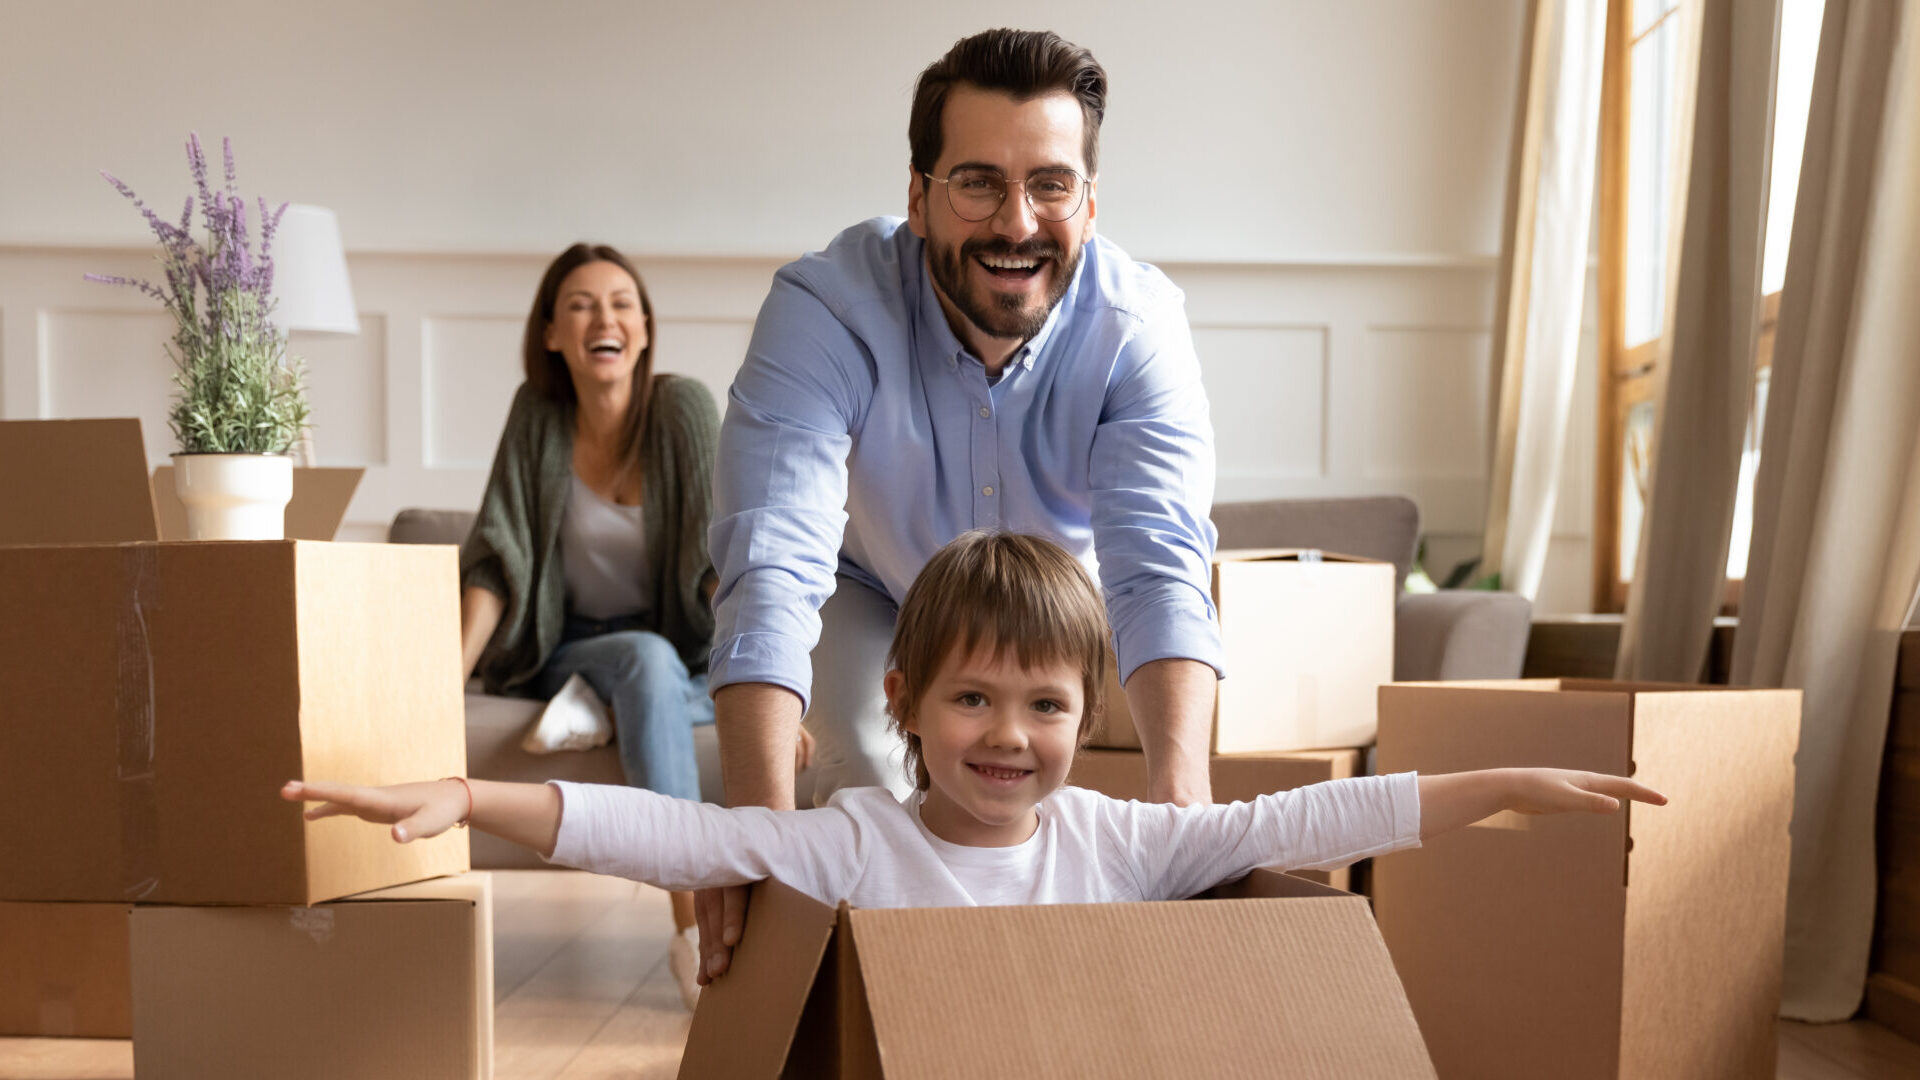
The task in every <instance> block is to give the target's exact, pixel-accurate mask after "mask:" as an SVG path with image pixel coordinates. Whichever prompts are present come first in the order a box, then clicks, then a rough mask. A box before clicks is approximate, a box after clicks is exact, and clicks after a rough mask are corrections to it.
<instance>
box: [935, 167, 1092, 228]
mask: <svg viewBox="0 0 1920 1080" xmlns="http://www.w3.org/2000/svg"><path fill="white" fill-rule="evenodd" d="M1014 183H1018V181H1011V182H1010V181H1008V180H1007V178H1006V177H1005V176H1002V175H1001V174H1000V173H999V172H998V171H996V170H993V169H979V168H962V169H955V170H953V172H951V173H949V174H948V175H947V184H946V187H947V201H948V203H949V204H951V205H952V207H953V212H954V213H955V214H958V215H959V216H960V217H961V219H962V220H965V221H985V220H986V219H988V218H990V217H992V216H993V215H994V212H995V211H997V210H999V209H1000V204H1001V203H1002V202H1003V201H1005V199H1006V197H1007V188H1008V187H1010V186H1012V184H1014ZM1020 186H1021V187H1022V188H1024V189H1025V190H1026V197H1027V203H1028V205H1030V206H1032V207H1033V215H1034V216H1035V217H1037V218H1040V219H1042V220H1044V221H1065V220H1066V219H1068V218H1070V217H1072V216H1073V215H1074V213H1075V212H1077V211H1078V210H1079V209H1080V201H1081V200H1082V199H1083V198H1085V197H1086V185H1085V184H1084V183H1082V182H1081V180H1080V174H1079V173H1077V172H1074V171H1073V170H1072V169H1038V170H1036V171H1034V172H1033V173H1032V174H1030V175H1029V176H1028V177H1027V179H1026V182H1025V183H1022V184H1020Z"/></svg>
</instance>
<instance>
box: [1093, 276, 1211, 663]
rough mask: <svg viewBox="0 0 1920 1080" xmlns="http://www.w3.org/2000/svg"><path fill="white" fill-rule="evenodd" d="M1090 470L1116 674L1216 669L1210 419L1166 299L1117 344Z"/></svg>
mask: <svg viewBox="0 0 1920 1080" xmlns="http://www.w3.org/2000/svg"><path fill="white" fill-rule="evenodd" d="M1090 476H1091V481H1092V488H1093V490H1092V526H1093V541H1094V551H1095V554H1096V555H1097V557H1098V559H1099V562H1100V578H1101V585H1102V586H1103V588H1104V589H1105V591H1106V594H1107V608H1108V615H1109V617H1110V618H1111V620H1112V623H1113V636H1114V651H1115V653H1116V654H1117V655H1118V658H1119V664H1120V677H1121V679H1122V681H1125V680H1126V679H1128V678H1131V677H1132V675H1133V672H1134V670H1135V669H1136V668H1138V667H1139V666H1140V665H1142V664H1145V663H1147V662H1149V661H1152V660H1166V659H1186V660H1197V661H1199V662H1201V663H1203V664H1206V665H1208V666H1209V667H1211V668H1213V669H1214V671H1215V673H1216V674H1224V671H1223V669H1222V656H1221V648H1220V629H1219V625H1218V623H1217V622H1216V621H1215V613H1214V609H1213V598H1212V569H1211V562H1212V558H1213V551H1214V544H1215V541H1216V540H1217V539H1218V535H1219V534H1218V533H1217V531H1216V530H1215V529H1214V527H1213V521H1212V519H1211V518H1210V516H1209V515H1210V513H1211V512H1212V509H1213V483H1214V451H1213V425H1212V421H1211V420H1210V419H1209V417H1208V413H1207V397H1206V392H1205V391H1204V390H1203V389H1202V387H1201V384H1200V363H1199V360H1198V358H1197V357H1196V356H1195V355H1194V349H1193V337H1192V335H1191V334H1190V333H1189V331H1188V329H1187V321H1186V316H1185V314H1184V312H1183V311H1182V310H1181V307H1180V304H1179V302H1178V300H1177V298H1176V299H1174V300H1170V301H1169V302H1168V303H1167V304H1166V305H1165V307H1163V308H1162V309H1160V310H1159V311H1157V312H1156V313H1155V314H1154V315H1153V316H1151V317H1149V318H1146V319H1144V320H1143V321H1142V323H1141V325H1140V327H1139V329H1138V330H1137V332H1136V333H1135V334H1134V335H1133V337H1132V339H1131V340H1130V341H1129V342H1128V343H1127V345H1126V347H1125V348H1124V349H1123V350H1122V351H1121V354H1120V357H1119V360H1118V363H1117V364H1116V365H1115V369H1114V373H1113V379H1112V381H1111V383H1110V384H1109V387H1108V391H1107V401H1106V407H1105V409H1104V410H1103V412H1102V415H1101V419H1100V425H1099V428H1098V430H1097V431H1096V432H1095V434H1094V440H1093V456H1092V466H1091V469H1090Z"/></svg>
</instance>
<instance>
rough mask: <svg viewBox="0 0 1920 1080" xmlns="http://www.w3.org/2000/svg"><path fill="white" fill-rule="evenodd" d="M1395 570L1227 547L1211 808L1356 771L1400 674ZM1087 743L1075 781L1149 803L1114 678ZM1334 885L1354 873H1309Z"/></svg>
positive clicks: (1219, 570)
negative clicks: (1381, 702)
mask: <svg viewBox="0 0 1920 1080" xmlns="http://www.w3.org/2000/svg"><path fill="white" fill-rule="evenodd" d="M1393 579H1394V574H1393V566H1392V565H1391V564H1389V563H1383V562H1374V561H1371V560H1367V559H1358V558H1354V557H1351V556H1346V555H1336V554H1332V553H1326V552H1317V551H1298V550H1237V551H1235V550H1229V551H1221V552H1219V553H1217V554H1216V555H1215V556H1214V560H1213V574H1212V587H1213V602H1214V608H1215V610H1216V611H1217V612H1218V613H1219V620H1220V639H1221V646H1222V649H1223V650H1224V654H1225V665H1226V669H1227V674H1228V677H1227V678H1226V679H1225V680H1224V681H1222V682H1221V683H1220V685H1219V696H1218V699H1217V701H1216V703H1215V706H1214V715H1213V735H1212V741H1211V745H1210V750H1211V751H1212V756H1211V759H1210V762H1209V764H1210V772H1211V773H1212V779H1213V798H1214V801H1215V802H1236V801H1241V800H1246V799H1252V798H1254V797H1255V796H1257V795H1263V794H1266V793H1268V792H1274V791H1287V790H1291V789H1293V788H1297V787H1304V786H1305V785H1307V784H1317V783H1320V782H1321V781H1323V780H1337V779H1340V778H1342V777H1348V776H1356V775H1359V774H1360V771H1361V768H1362V762H1363V755H1364V753H1365V747H1366V746H1367V745H1369V744H1370V743H1372V742H1373V738H1374V728H1375V719H1376V712H1375V709H1376V699H1375V695H1376V693H1377V691H1378V690H1379V688H1380V686H1381V684H1383V683H1386V682H1389V681H1391V680H1392V678H1393V609H1394V592H1393ZM1106 699H1107V700H1106V713H1105V716H1104V717H1103V718H1102V721H1101V724H1100V727H1099V728H1098V730H1097V731H1096V732H1095V734H1094V738H1093V742H1092V745H1091V746H1090V747H1089V748H1088V749H1086V750H1083V751H1082V752H1081V753H1080V755H1079V756H1078V757H1077V758H1075V760H1074V767H1073V775H1072V777H1071V782H1072V783H1075V784H1078V785H1080V786H1081V787H1086V788H1092V789H1094V790H1096V791H1101V792H1105V793H1106V794H1108V795H1112V796H1114V797H1115V798H1122V799H1145V798H1146V797H1147V765H1146V756H1145V754H1144V753H1143V751H1142V750H1141V743H1140V735H1139V732H1138V731H1137V729H1136V728H1135V727H1134V723H1133V715H1132V711H1131V710H1130V709H1129V708H1128V704H1127V697H1126V694H1125V692H1124V691H1123V690H1122V689H1121V686H1120V682H1119V679H1118V676H1117V673H1115V675H1114V677H1112V678H1110V679H1109V681H1108V684H1107V693H1106ZM1302 876H1304V877H1308V878H1310V879H1312V880H1315V881H1319V882H1322V883H1326V884H1331V885H1333V886H1334V887H1336V888H1341V889H1346V888H1350V887H1351V886H1352V885H1353V880H1352V875H1351V872H1350V871H1349V870H1346V869H1341V870H1335V871H1331V872H1326V871H1305V872H1302Z"/></svg>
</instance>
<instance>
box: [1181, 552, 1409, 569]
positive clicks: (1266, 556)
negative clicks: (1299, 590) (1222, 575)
mask: <svg viewBox="0 0 1920 1080" xmlns="http://www.w3.org/2000/svg"><path fill="white" fill-rule="evenodd" d="M1308 553H1312V554H1313V555H1316V556H1318V558H1317V559H1314V560H1310V561H1317V562H1329V563H1373V564H1377V565H1381V566H1385V565H1387V564H1386V563H1382V562H1381V561H1380V560H1379V559H1369V558H1367V557H1366V556H1364V555H1344V554H1341V553H1340V552H1338V551H1323V550H1321V549H1319V548H1222V549H1221V550H1219V551H1216V552H1214V553H1213V561H1214V562H1217V563H1222V562H1300V561H1302V560H1301V556H1303V555H1307V554H1308Z"/></svg>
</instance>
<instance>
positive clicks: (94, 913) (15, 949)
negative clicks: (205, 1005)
mask: <svg viewBox="0 0 1920 1080" xmlns="http://www.w3.org/2000/svg"><path fill="white" fill-rule="evenodd" d="M130 910H131V908H130V907H129V906H128V905H126V904H8V903H0V957H4V958H5V959H4V960H3V961H0V1035H52V1036H81V1037H85V1038H94V1039H124V1038H127V1037H129V1036H131V1035H132V1034H133V1020H132V1016H131V1011H130V1010H131V1006H130V1005H129V999H128V991H127V913H128V912H129V911H130Z"/></svg>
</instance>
